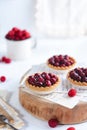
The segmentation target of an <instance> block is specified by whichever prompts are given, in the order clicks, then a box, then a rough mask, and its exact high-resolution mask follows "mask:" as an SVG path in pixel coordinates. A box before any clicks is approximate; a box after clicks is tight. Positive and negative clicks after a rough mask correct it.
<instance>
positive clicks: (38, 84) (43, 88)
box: [25, 72, 60, 94]
mask: <svg viewBox="0 0 87 130" xmlns="http://www.w3.org/2000/svg"><path fill="white" fill-rule="evenodd" d="M25 84H26V87H28V88H29V89H30V90H32V91H33V92H36V93H40V94H42V93H43V94H44V93H49V92H52V91H53V90H54V89H56V88H57V87H58V86H59V84H60V78H59V77H58V76H57V75H55V74H53V73H47V72H42V73H35V74H33V75H30V76H28V77H27V79H26V81H25Z"/></svg>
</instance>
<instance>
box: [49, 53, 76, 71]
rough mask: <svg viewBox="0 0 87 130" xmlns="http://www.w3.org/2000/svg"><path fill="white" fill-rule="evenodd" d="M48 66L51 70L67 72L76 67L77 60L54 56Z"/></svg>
mask: <svg viewBox="0 0 87 130" xmlns="http://www.w3.org/2000/svg"><path fill="white" fill-rule="evenodd" d="M47 65H48V67H50V68H51V69H54V70H57V71H60V72H65V71H67V70H70V69H72V68H73V67H74V66H75V65H76V60H75V59H74V58H73V57H71V56H68V55H54V56H52V57H50V58H49V59H48V60H47Z"/></svg>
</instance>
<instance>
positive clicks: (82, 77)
mask: <svg viewBox="0 0 87 130" xmlns="http://www.w3.org/2000/svg"><path fill="white" fill-rule="evenodd" d="M67 80H68V81H69V83H71V84H72V85H73V86H77V87H82V88H84V89H85V88H86V89H87V68H80V67H78V68H75V69H73V70H71V71H69V72H68V74H67Z"/></svg>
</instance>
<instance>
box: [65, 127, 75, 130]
mask: <svg viewBox="0 0 87 130" xmlns="http://www.w3.org/2000/svg"><path fill="white" fill-rule="evenodd" d="M67 130H76V129H75V128H74V127H69V128H67Z"/></svg>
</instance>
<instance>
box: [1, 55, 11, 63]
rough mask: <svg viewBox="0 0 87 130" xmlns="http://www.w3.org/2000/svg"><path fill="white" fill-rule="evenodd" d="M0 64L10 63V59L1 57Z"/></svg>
mask: <svg viewBox="0 0 87 130" xmlns="http://www.w3.org/2000/svg"><path fill="white" fill-rule="evenodd" d="M1 62H4V63H11V59H10V58H7V57H6V56H3V57H2V58H1Z"/></svg>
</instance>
